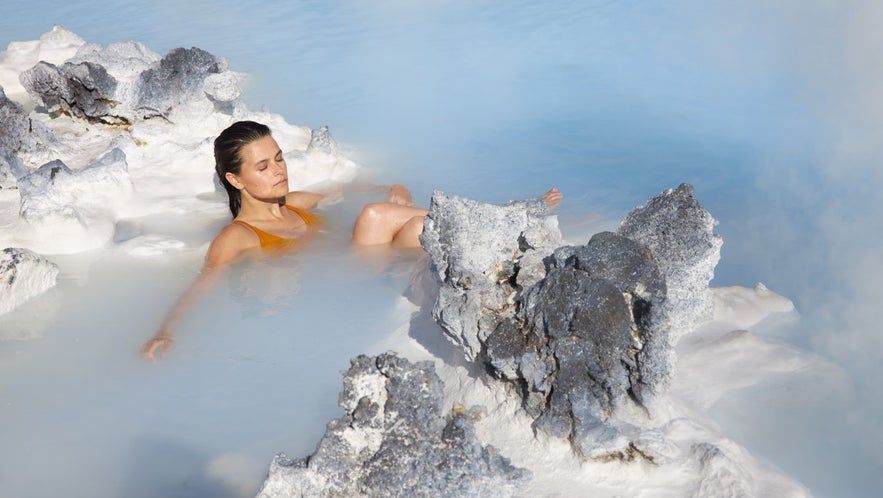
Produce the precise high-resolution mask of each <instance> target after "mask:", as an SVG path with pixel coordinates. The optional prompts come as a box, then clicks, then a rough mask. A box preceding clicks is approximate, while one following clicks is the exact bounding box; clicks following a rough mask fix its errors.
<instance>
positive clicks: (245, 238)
mask: <svg viewBox="0 0 883 498" xmlns="http://www.w3.org/2000/svg"><path fill="white" fill-rule="evenodd" d="M259 246H260V241H259V240H258V238H257V235H256V234H255V233H254V232H253V231H251V230H249V229H248V228H246V227H243V226H241V225H238V224H236V223H231V224H230V225H228V226H227V227H226V228H224V230H222V231H221V233H220V234H218V236H217V237H215V240H213V241H212V244H211V245H210V246H209V249H208V252H207V253H206V256H205V265H204V266H203V268H202V271H200V273H199V276H197V277H196V280H194V281H193V283H192V284H190V287H188V288H187V289H186V290H185V291H184V292H183V293H182V294H181V296H180V297H178V299H177V300H176V301H175V304H173V305H172V309H171V310H169V313H168V315H166V318H165V320H163V324H162V326H161V327H160V329H159V331H157V333H156V334H155V335H154V336H153V337H152V338H151V339H150V340H149V341H147V342H146V343H144V346H143V347H142V348H141V356H142V358H144V359H145V360H148V361H150V362H152V363H156V361H157V354H159V355H160V356H165V355H166V353H168V352H169V350H170V349H171V348H172V343H173V342H174V341H173V340H172V335H173V334H172V331H173V330H174V326H175V325H176V324H177V322H178V320H180V318H181V317H182V316H183V315H184V313H185V312H186V311H187V310H188V309H190V307H191V306H192V305H193V303H194V302H195V301H196V300H197V299H198V298H199V297H201V296H202V295H204V294H205V292H206V291H208V290H209V289H211V288H212V286H213V285H214V283H215V281H217V279H218V276H219V275H220V274H221V273H222V272H223V270H224V268H225V267H226V266H228V265H229V264H230V263H233V262H234V261H236V260H237V259H239V258H240V257H241V256H242V255H243V254H245V253H246V252H247V251H248V250H250V249H251V248H254V247H259Z"/></svg>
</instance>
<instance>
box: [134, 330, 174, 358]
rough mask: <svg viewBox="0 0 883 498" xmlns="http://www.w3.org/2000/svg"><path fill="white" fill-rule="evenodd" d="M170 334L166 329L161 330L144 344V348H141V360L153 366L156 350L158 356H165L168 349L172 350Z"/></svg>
mask: <svg viewBox="0 0 883 498" xmlns="http://www.w3.org/2000/svg"><path fill="white" fill-rule="evenodd" d="M172 342H174V341H172V334H171V333H170V331H169V330H167V329H165V328H164V329H162V330H160V331H159V332H157V334H156V335H155V336H154V337H153V338H152V339H150V340H149V341H147V342H146V343H144V346H143V347H142V348H141V358H142V359H144V360H147V361H149V362H151V363H153V364H156V362H157V357H156V353H157V350H158V352H159V355H160V356H165V355H166V354H167V353H168V352H169V350H170V349H172Z"/></svg>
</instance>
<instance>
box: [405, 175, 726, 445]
mask: <svg viewBox="0 0 883 498" xmlns="http://www.w3.org/2000/svg"><path fill="white" fill-rule="evenodd" d="M672 192H675V195H674V196H672V195H671V193H672ZM433 201H434V202H433V203H432V204H431V205H430V210H429V215H428V216H427V220H426V223H425V227H424V234H423V236H421V242H422V244H423V247H424V248H425V249H426V251H427V253H428V254H429V255H430V258H431V260H432V265H433V269H434V270H435V271H434V274H435V275H436V276H437V278H438V284H439V286H438V287H439V290H438V297H437V299H436V302H435V306H434V308H433V316H434V317H435V318H436V321H437V322H438V323H439V324H440V325H441V326H442V328H443V329H444V330H445V332H446V334H447V335H448V336H449V337H450V338H452V339H453V341H454V342H455V344H457V345H460V346H461V347H462V348H463V349H464V354H465V356H466V358H467V359H469V360H478V361H480V362H482V363H484V364H485V365H486V366H487V367H488V370H489V371H490V372H492V373H493V374H494V375H495V376H496V377H498V378H501V379H506V380H508V381H511V382H512V385H513V386H515V391H517V392H520V394H521V397H522V404H523V406H524V408H525V410H526V411H527V413H528V414H529V415H531V416H532V417H534V419H535V421H534V427H535V429H538V430H542V431H543V432H545V433H547V434H550V435H553V436H557V437H560V438H563V439H566V440H569V441H570V442H571V444H572V446H573V448H574V450H575V451H576V452H577V453H578V454H579V455H581V456H583V457H585V458H601V459H606V458H625V459H630V458H632V457H633V456H635V455H641V456H643V457H645V458H647V459H648V460H652V461H659V460H663V459H664V458H665V455H664V454H663V453H664V450H665V448H666V446H667V445H666V444H665V442H664V441H661V439H660V437H657V435H653V434H649V433H648V432H647V431H646V430H644V429H641V428H640V427H637V426H634V425H632V424H629V423H626V422H624V421H623V420H624V419H625V418H626V417H624V415H625V414H626V413H629V414H631V413H634V408H636V407H639V408H643V409H644V410H645V411H646V413H647V414H648V415H649V416H651V417H652V416H653V409H654V406H655V404H654V403H655V401H656V400H658V399H659V398H660V396H661V395H662V394H664V393H665V392H666V391H667V390H668V387H669V385H670V383H671V377H672V372H673V369H674V364H675V354H674V349H673V345H672V339H671V332H672V330H671V327H672V324H673V323H676V324H677V325H678V326H681V325H682V324H683V321H684V317H689V318H694V317H698V316H701V315H698V314H697V313H696V311H695V310H696V309H699V310H702V311H703V312H704V311H705V310H706V308H705V303H704V301H702V302H700V303H699V304H698V305H697V304H696V303H693V302H691V301H689V298H690V296H693V295H696V296H700V297H701V298H703V299H704V296H706V295H707V296H708V297H709V298H710V297H711V293H710V291H709V289H708V280H709V279H710V277H708V278H705V275H706V274H710V272H711V271H712V270H713V267H714V264H715V263H716V262H717V256H718V254H719V253H718V252H716V251H717V250H718V249H719V247H720V241H719V238H717V237H716V236H714V235H713V234H711V227H712V226H713V224H714V221H713V219H712V218H711V217H710V215H708V213H707V212H706V211H704V210H703V209H701V207H698V203H696V202H695V200H693V199H692V188H691V187H690V186H689V185H682V186H681V187H680V188H679V189H678V190H677V191H668V192H665V193H663V194H662V195H661V196H658V197H657V198H655V199H651V200H650V201H649V202H648V208H647V210H645V211H641V212H640V213H638V214H635V213H632V215H630V216H629V218H627V219H626V220H625V221H624V222H623V227H624V228H623V229H622V232H624V233H625V234H631V235H633V236H634V238H632V237H626V236H624V234H614V233H610V232H604V233H600V234H596V235H595V236H593V237H592V239H591V240H590V241H589V242H588V243H587V244H586V245H585V246H567V247H560V248H557V249H555V250H554V253H553V252H552V250H553V249H554V247H555V244H545V245H544V244H542V243H539V244H538V243H536V241H543V240H555V242H556V243H557V242H558V241H559V240H560V236H558V237H543V236H542V235H539V234H541V233H543V232H541V231H538V230H536V227H544V228H547V225H544V224H542V223H538V224H534V225H533V226H534V228H533V229H532V231H530V230H527V229H526V226H527V223H526V222H525V220H527V219H532V218H533V217H536V215H535V214H533V213H531V210H530V208H529V207H528V206H527V205H523V204H522V205H512V206H509V207H508V208H506V209H503V208H502V207H500V206H489V205H481V204H478V203H475V202H473V201H468V200H463V199H456V198H446V197H443V196H439V201H440V202H436V198H435V197H434V198H433ZM673 203H674V205H673ZM486 212H490V213H494V215H493V216H488V215H486V214H485V213H486ZM500 213H504V214H500ZM672 213H674V214H672ZM675 225H676V226H675ZM657 232H662V233H657ZM527 233H530V234H531V235H530V236H526V235H525V234H527ZM546 233H548V232H546ZM644 240H646V241H648V242H647V243H645V242H644ZM659 241H661V242H659ZM702 241H704V242H707V243H706V244H705V246H703V245H702V244H700V242H702ZM654 247H655V248H656V249H657V250H658V251H659V252H660V254H662V257H663V260H662V261H660V260H659V259H658V256H657V253H656V251H654ZM703 247H704V248H705V250H703ZM539 248H542V249H541V250H540V249H539ZM528 251H532V253H528ZM543 258H545V261H544V263H543V264H542V265H538V264H536V262H537V261H541V260H542V259H543ZM663 261H664V262H665V265H663ZM697 275H698V276H699V278H697V277H696V276H697ZM669 277H671V278H673V279H674V281H675V284H676V288H677V289H678V290H679V292H678V293H677V299H676V300H675V302H674V303H672V302H671V300H670V291H671V287H670V285H669V282H668V278H669ZM685 289H686V290H687V291H689V293H686V294H685V292H684V290H685ZM673 316H674V317H677V318H678V319H679V320H680V321H678V322H673V320H672V317H673ZM691 323H693V322H691ZM662 439H664V438H662ZM660 441H661V442H660ZM648 442H650V443H648ZM660 449H662V450H661V451H660Z"/></svg>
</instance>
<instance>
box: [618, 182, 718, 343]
mask: <svg viewBox="0 0 883 498" xmlns="http://www.w3.org/2000/svg"><path fill="white" fill-rule="evenodd" d="M715 225H717V220H715V219H714V218H713V217H712V216H711V214H710V213H709V212H708V211H706V210H705V209H704V208H702V206H701V205H700V204H699V202H698V201H697V200H696V199H695V197H694V194H693V186H692V185H689V184H686V183H683V184H681V185H680V186H679V187H678V188H677V189H668V190H666V191H664V192H662V193H660V194H659V195H657V196H656V197H654V198H652V199H650V200H649V201H648V202H647V205H646V206H645V207H637V208H635V209H634V210H632V212H631V213H629V214H628V215H627V216H626V217H625V219H623V221H622V223H621V224H620V227H619V230H618V233H619V234H620V235H623V236H625V237H628V238H630V239H632V240H635V241H638V242H640V243H642V244H644V245H646V246H647V247H649V248H650V251H652V252H653V255H654V256H655V257H656V260H657V262H658V263H659V267H660V269H661V270H662V273H663V274H664V275H665V280H666V284H667V285H668V303H667V306H668V311H669V320H670V322H671V338H672V340H673V341H677V339H679V338H680V337H682V336H683V335H684V334H687V333H689V332H690V331H691V330H693V329H694V328H695V327H696V326H698V325H700V324H702V323H704V322H706V321H708V320H710V319H711V318H712V315H713V313H714V296H713V294H712V292H711V289H709V287H708V283H709V282H710V281H711V279H712V278H714V267H715V266H716V265H717V263H718V261H719V260H720V248H721V244H722V243H723V242H722V240H721V238H720V236H718V235H715V234H714V233H713V230H714V226H715Z"/></svg>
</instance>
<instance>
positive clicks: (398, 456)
mask: <svg viewBox="0 0 883 498" xmlns="http://www.w3.org/2000/svg"><path fill="white" fill-rule="evenodd" d="M351 363H352V365H351V367H350V369H349V371H348V372H346V374H345V376H344V389H343V392H342V393H341V396H340V406H341V407H342V408H344V410H345V411H346V414H345V415H344V416H343V417H341V418H339V419H336V420H332V421H331V422H329V423H328V427H327V429H326V431H325V435H324V436H323V437H322V440H321V441H320V442H319V445H318V447H317V449H316V452H315V453H314V454H313V455H312V456H310V457H307V458H303V459H297V460H292V459H289V458H288V457H286V456H285V455H277V456H276V458H275V459H274V460H273V463H272V464H271V467H270V472H269V476H268V478H267V480H266V481H265V482H264V484H263V486H262V487H261V490H260V492H259V493H258V496H259V497H261V498H276V497H351V496H376V497H381V496H382V497H427V498H428V497H433V498H435V497H451V498H454V497H458V498H461V497H462V498H468V497H509V496H514V495H515V493H516V491H517V490H518V489H519V488H520V487H521V485H522V484H524V483H525V481H526V480H527V479H529V478H530V474H529V472H528V471H525V470H522V469H518V468H516V467H513V466H512V465H511V464H510V463H509V461H508V460H507V459H506V458H503V457H501V456H500V455H499V454H498V453H497V451H496V450H495V449H494V448H493V447H489V446H488V447H485V446H482V445H481V444H480V443H479V442H478V440H477V439H476V436H475V432H474V429H473V425H472V422H471V420H470V417H473V416H476V415H475V412H474V411H473V412H462V411H459V412H455V413H452V414H450V415H448V416H445V415H444V414H443V413H442V402H443V399H444V396H443V386H442V383H441V380H440V379H439V378H438V376H437V375H436V373H435V370H434V367H433V365H432V363H430V362H421V363H417V364H412V363H410V362H409V361H407V360H405V359H402V358H398V357H396V356H394V355H391V354H383V355H380V356H377V357H373V358H369V357H367V356H364V355H361V356H359V357H357V358H355V359H353V360H352V362H351Z"/></svg>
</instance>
